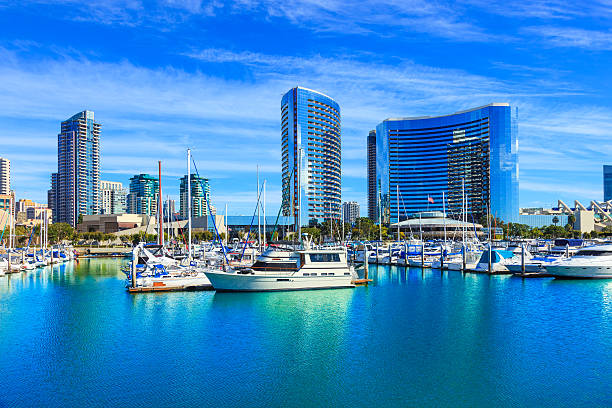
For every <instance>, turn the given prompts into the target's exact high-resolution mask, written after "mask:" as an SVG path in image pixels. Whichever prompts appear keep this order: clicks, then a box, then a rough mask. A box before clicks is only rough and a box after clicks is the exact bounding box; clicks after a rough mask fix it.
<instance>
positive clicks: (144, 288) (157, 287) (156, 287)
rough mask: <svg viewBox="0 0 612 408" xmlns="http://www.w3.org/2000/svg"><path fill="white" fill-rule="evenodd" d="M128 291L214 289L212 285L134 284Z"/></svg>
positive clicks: (193, 290)
mask: <svg viewBox="0 0 612 408" xmlns="http://www.w3.org/2000/svg"><path fill="white" fill-rule="evenodd" d="M127 289H128V292H129V293H148V292H195V291H203V290H214V288H213V286H212V285H196V286H166V285H154V286H136V287H131V286H130V287H128V288H127Z"/></svg>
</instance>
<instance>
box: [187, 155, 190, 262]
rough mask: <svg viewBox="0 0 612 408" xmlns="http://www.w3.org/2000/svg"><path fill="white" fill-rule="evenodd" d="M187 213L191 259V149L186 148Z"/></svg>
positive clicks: (188, 250) (188, 249)
mask: <svg viewBox="0 0 612 408" xmlns="http://www.w3.org/2000/svg"><path fill="white" fill-rule="evenodd" d="M187 213H188V214H187V225H188V230H189V243H188V247H187V252H188V255H187V258H188V259H189V260H190V261H191V149H187Z"/></svg>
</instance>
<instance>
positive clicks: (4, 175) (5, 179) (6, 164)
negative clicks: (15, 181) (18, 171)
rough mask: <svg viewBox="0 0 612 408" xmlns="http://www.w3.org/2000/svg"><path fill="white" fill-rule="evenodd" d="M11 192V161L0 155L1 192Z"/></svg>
mask: <svg viewBox="0 0 612 408" xmlns="http://www.w3.org/2000/svg"><path fill="white" fill-rule="evenodd" d="M10 192H11V161H10V160H9V159H5V158H2V157H0V194H10Z"/></svg>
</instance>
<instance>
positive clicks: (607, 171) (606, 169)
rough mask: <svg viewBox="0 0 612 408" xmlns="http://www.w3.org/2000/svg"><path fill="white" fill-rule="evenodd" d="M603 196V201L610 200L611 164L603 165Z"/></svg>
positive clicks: (611, 188) (611, 196)
mask: <svg viewBox="0 0 612 408" xmlns="http://www.w3.org/2000/svg"><path fill="white" fill-rule="evenodd" d="M603 196H604V197H603V198H604V201H608V200H612V165H609V164H604V166H603Z"/></svg>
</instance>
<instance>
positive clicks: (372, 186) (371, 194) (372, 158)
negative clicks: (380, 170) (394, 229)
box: [367, 130, 378, 221]
mask: <svg viewBox="0 0 612 408" xmlns="http://www.w3.org/2000/svg"><path fill="white" fill-rule="evenodd" d="M367 150H368V218H369V219H371V220H372V221H378V209H377V208H378V207H377V206H376V203H377V201H376V130H370V134H369V135H368V145H367Z"/></svg>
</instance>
